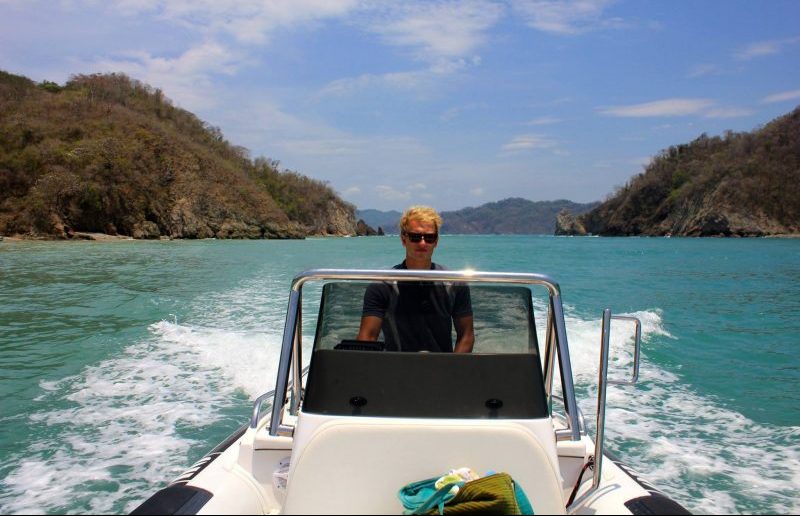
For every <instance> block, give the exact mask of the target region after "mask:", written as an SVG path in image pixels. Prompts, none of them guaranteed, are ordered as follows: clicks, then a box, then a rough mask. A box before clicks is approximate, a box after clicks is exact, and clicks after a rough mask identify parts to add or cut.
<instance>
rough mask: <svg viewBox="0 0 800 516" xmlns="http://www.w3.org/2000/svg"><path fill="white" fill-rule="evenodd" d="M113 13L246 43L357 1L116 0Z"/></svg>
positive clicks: (348, 9)
mask: <svg viewBox="0 0 800 516" xmlns="http://www.w3.org/2000/svg"><path fill="white" fill-rule="evenodd" d="M112 5H113V7H112V8H113V9H114V10H115V11H116V12H119V13H121V14H126V15H137V14H142V13H148V14H155V15H156V16H157V17H158V18H159V19H161V20H165V21H168V22H172V23H175V24H178V25H180V26H183V27H187V28H190V29H194V30H198V31H202V32H204V33H209V32H211V33H227V34H229V35H231V36H233V37H234V38H236V39H237V40H239V41H241V42H246V43H263V42H265V41H267V40H268V39H269V37H270V35H271V33H272V32H273V31H274V30H275V29H277V28H281V27H295V26H297V25H302V24H308V23H314V22H317V21H319V20H323V19H326V18H334V17H340V16H343V15H345V14H347V13H349V12H351V11H352V10H353V9H355V8H356V7H358V2H357V0H269V1H264V0H116V1H115V2H114V3H113V4H112Z"/></svg>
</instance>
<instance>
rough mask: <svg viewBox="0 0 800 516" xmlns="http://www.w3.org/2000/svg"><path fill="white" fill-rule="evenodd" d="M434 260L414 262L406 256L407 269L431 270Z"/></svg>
mask: <svg viewBox="0 0 800 516" xmlns="http://www.w3.org/2000/svg"><path fill="white" fill-rule="evenodd" d="M431 263H432V260H414V259H413V258H409V257H408V256H406V269H422V270H429V269H430V268H431Z"/></svg>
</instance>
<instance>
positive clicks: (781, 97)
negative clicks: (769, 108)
mask: <svg viewBox="0 0 800 516" xmlns="http://www.w3.org/2000/svg"><path fill="white" fill-rule="evenodd" d="M795 99H800V90H791V91H783V92H781V93H775V94H773V95H768V96H766V97H764V98H763V99H761V102H762V103H764V104H772V103H774V102H784V101H787V100H795Z"/></svg>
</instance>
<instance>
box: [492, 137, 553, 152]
mask: <svg viewBox="0 0 800 516" xmlns="http://www.w3.org/2000/svg"><path fill="white" fill-rule="evenodd" d="M555 146H556V142H555V141H554V140H551V139H549V138H547V137H545V136H541V135H538V134H523V135H520V136H515V137H514V138H513V139H512V140H511V141H510V142H508V143H506V144H505V145H503V147H502V150H503V151H504V152H518V151H526V150H534V149H549V148H552V147H555Z"/></svg>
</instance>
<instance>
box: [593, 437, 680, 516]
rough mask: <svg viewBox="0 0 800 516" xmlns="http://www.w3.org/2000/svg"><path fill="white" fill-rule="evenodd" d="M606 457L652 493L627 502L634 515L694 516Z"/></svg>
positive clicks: (623, 465)
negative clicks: (671, 515)
mask: <svg viewBox="0 0 800 516" xmlns="http://www.w3.org/2000/svg"><path fill="white" fill-rule="evenodd" d="M604 455H605V456H606V457H607V458H609V459H611V460H613V461H614V463H615V464H616V465H617V466H619V468H620V469H621V470H622V471H624V472H625V473H626V474H627V475H628V476H629V477H631V478H632V479H633V480H634V481H635V482H636V483H637V484H639V485H640V486H642V488H644V489H645V490H646V491H647V492H648V493H650V494H649V496H640V497H639V498H633V499H632V500H628V501H627V502H625V507H627V508H628V510H629V511H631V512H632V513H633V514H641V515H646V514H692V513H691V512H689V511H688V510H686V508H685V507H683V506H682V505H681V504H679V503H678V502H676V501H675V500H673V499H672V498H670V497H668V496H667V495H665V494H664V493H662V492H661V491H659V490H658V489H657V488H656V487H655V486H653V484H651V483H650V482H648V481H646V480H642V479H641V478H639V477H638V476H636V475H635V474H634V473H633V471H631V469H630V468H629V467H628V466H626V465H625V464H624V463H623V462H622V461H621V460H619V459H617V458H616V457H615V456H613V455H611V454H610V453H608V452H605V453H604Z"/></svg>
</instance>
